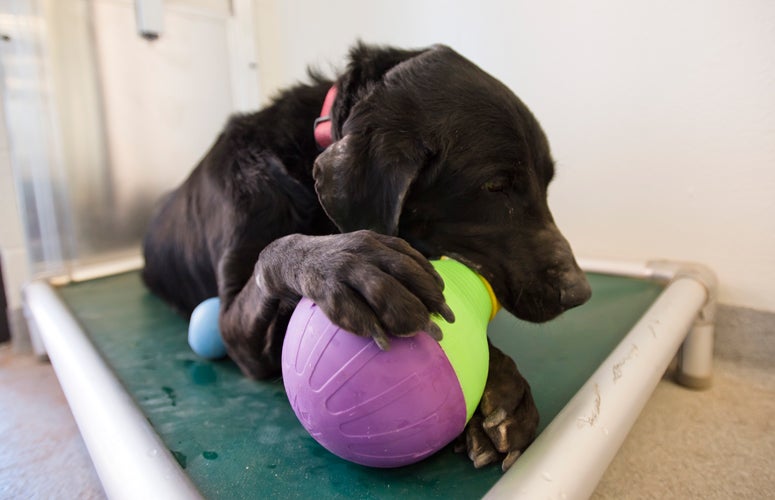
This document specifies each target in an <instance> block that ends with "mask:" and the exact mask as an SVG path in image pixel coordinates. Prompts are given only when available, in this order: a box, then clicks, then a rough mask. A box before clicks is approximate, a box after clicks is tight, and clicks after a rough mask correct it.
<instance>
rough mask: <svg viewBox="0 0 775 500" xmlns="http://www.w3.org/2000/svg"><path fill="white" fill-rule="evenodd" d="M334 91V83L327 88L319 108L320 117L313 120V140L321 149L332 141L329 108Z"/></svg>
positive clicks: (333, 97) (334, 96)
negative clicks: (321, 105)
mask: <svg viewBox="0 0 775 500" xmlns="http://www.w3.org/2000/svg"><path fill="white" fill-rule="evenodd" d="M336 92H337V89H336V85H334V86H332V87H331V88H330V89H328V93H327V94H326V99H325V100H324V101H323V109H321V110H320V117H318V118H317V119H316V120H315V126H314V128H315V142H317V143H318V147H319V148H320V149H321V150H323V149H326V148H327V147H328V146H330V145H331V144H332V143H333V142H334V140H333V138H332V137H331V108H332V107H333V106H334V99H336Z"/></svg>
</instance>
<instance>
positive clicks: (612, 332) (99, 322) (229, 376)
mask: <svg viewBox="0 0 775 500" xmlns="http://www.w3.org/2000/svg"><path fill="white" fill-rule="evenodd" d="M589 279H590V283H591V285H592V288H593V298H592V300H591V301H590V302H589V303H588V304H587V305H585V306H583V307H581V308H578V309H575V310H572V311H569V312H567V313H565V314H564V315H562V316H561V317H560V318H558V319H556V320H554V321H552V322H550V323H547V324H545V325H533V324H528V323H525V322H522V321H520V320H517V319H516V318H514V317H513V316H511V315H510V314H508V313H506V312H503V311H502V312H500V313H499V314H498V316H497V317H496V318H495V319H494V320H493V322H492V323H491V325H490V328H489V335H490V338H491V339H492V342H493V343H494V344H495V345H497V346H499V347H500V348H501V349H502V350H504V351H505V352H506V353H507V354H509V355H511V356H512V357H513V358H514V359H515V360H516V361H517V363H518V365H519V367H520V370H521V371H522V373H523V374H524V376H525V377H526V378H527V379H528V380H529V381H530V383H531V386H532V389H533V394H534V397H535V400H536V403H537V405H538V409H539V412H540V415H541V430H544V429H545V428H546V427H547V425H548V424H550V422H552V421H553V420H554V419H555V417H556V416H557V415H558V413H560V412H561V410H563V408H564V407H566V406H567V405H568V403H569V401H571V400H572V398H574V395H577V396H578V394H581V392H583V391H581V390H582V389H583V386H585V384H587V383H588V380H589V379H590V377H593V375H594V374H595V373H596V370H599V369H600V367H601V366H602V365H603V364H604V363H605V362H606V360H607V358H609V357H610V355H611V353H612V352H613V351H614V350H615V349H616V348H617V346H619V349H620V350H621V352H622V353H623V354H622V355H621V356H620V357H622V359H623V360H625V361H626V360H627V358H626V356H625V355H626V354H627V353H629V356H630V358H632V357H633V356H635V357H637V356H638V354H639V352H640V351H639V350H638V349H642V348H636V349H635V350H633V349H629V350H628V348H627V346H626V345H624V346H622V345H621V344H622V341H623V339H624V338H625V336H626V335H628V333H629V332H631V330H632V329H633V327H635V326H636V323H638V322H639V320H641V319H642V317H643V316H644V313H645V312H646V311H647V310H649V308H651V307H652V305H653V304H654V303H655V301H656V300H657V299H658V298H659V297H660V296H661V295H663V294H664V290H665V283H664V282H665V281H666V280H656V281H655V280H641V279H632V278H627V277H621V276H609V275H603V274H589ZM683 281H690V282H692V283H695V284H697V282H696V281H695V280H683ZM697 286H698V287H699V289H701V290H704V289H703V288H702V286H701V285H697ZM704 299H705V297H701V298H700V299H698V300H696V301H695V302H697V303H698V304H700V305H702V304H703V302H704ZM47 301H53V302H47ZM26 302H27V309H28V312H29V316H30V318H31V323H32V325H33V327H34V328H35V329H36V330H38V331H39V332H40V334H41V336H42V337H43V339H44V342H45V344H46V347H47V349H48V351H49V356H50V357H51V359H52V363H53V364H54V367H55V369H56V370H57V374H58V376H59V377H60V381H61V382H62V385H63V388H64V389H65V393H66V395H67V397H68V400H69V401H70V403H71V406H73V410H74V414H75V415H76V419H77V420H78V422H79V426H80V427H81V430H82V433H84V438H85V440H86V442H87V446H88V447H89V449H90V452H91V453H92V456H93V458H94V460H95V465H96V467H97V469H98V472H99V474H100V476H101V478H102V479H103V483H104V484H105V487H106V491H108V493H109V494H110V495H118V496H121V495H123V494H124V493H129V492H135V488H136V487H137V484H136V483H138V482H143V481H145V482H148V481H150V482H153V481H154V479H153V478H151V477H147V476H146V477H135V476H133V474H146V473H143V472H133V467H135V466H138V467H140V468H141V469H142V468H143V467H151V468H153V467H156V468H157V469H158V470H160V471H161V472H160V473H159V474H158V475H159V477H160V479H159V481H160V482H162V483H164V482H169V481H171V483H172V486H169V488H171V489H169V490H168V489H166V488H168V486H164V485H160V486H159V488H161V489H159V490H157V491H158V492H159V494H162V495H164V498H167V497H168V495H169V494H170V493H169V492H170V491H176V490H175V489H176V488H181V489H179V491H180V496H181V497H187V496H190V495H193V494H195V493H196V491H198V492H199V493H200V494H201V495H202V496H204V497H206V498H229V499H232V498H321V499H323V498H402V499H407V498H479V497H482V496H483V495H485V494H486V493H487V492H488V491H490V490H493V491H495V492H497V491H498V488H501V489H503V488H508V489H507V490H505V491H509V492H513V493H514V494H515V495H516V494H518V493H519V491H521V490H520V488H519V487H518V486H513V485H511V486H510V485H509V484H508V482H506V481H504V480H505V479H507V478H506V477H505V476H504V474H503V473H502V472H501V471H500V468H499V466H490V467H486V468H484V469H481V470H476V469H474V468H473V467H472V465H471V463H470V461H469V460H468V458H467V457H465V455H464V454H456V453H454V452H453V450H452V447H451V446H449V447H447V448H445V449H443V450H441V451H440V452H438V453H437V454H435V455H434V456H432V457H431V458H429V459H426V460H424V461H422V462H420V463H418V464H415V465H412V466H408V467H403V468H399V469H370V468H367V467H363V466H359V465H355V464H352V463H349V462H346V461H344V460H342V459H340V458H338V457H336V456H334V455H332V454H330V453H329V452H328V451H326V450H325V449H324V448H322V447H321V446H320V445H318V444H317V443H316V442H315V441H314V440H313V439H312V438H311V437H310V436H309V435H308V434H307V433H306V431H305V430H304V429H303V428H302V426H301V425H300V424H299V423H298V421H297V420H296V417H295V415H294V414H293V411H292V409H291V408H290V405H289V403H288V400H287V398H286V396H285V393H284V390H283V385H282V381H281V380H279V379H278V380H273V381H267V382H256V381H251V380H248V379H246V378H244V377H243V376H242V375H241V374H240V372H239V370H238V369H237V367H236V366H235V365H234V364H233V363H232V362H231V361H228V360H225V361H217V362H212V361H206V360H203V359H200V358H198V357H197V356H196V355H195V354H194V353H193V352H192V351H191V350H190V348H189V347H188V344H187V341H186V330H187V322H186V320H184V319H183V318H181V317H180V316H178V315H177V314H176V313H174V312H173V311H172V310H171V309H170V308H168V307H167V306H166V305H165V304H164V303H162V302H161V301H160V300H159V299H158V298H157V297H155V296H154V295H152V294H151V293H149V292H148V291H147V290H146V289H145V288H144V286H143V285H142V283H141V281H140V279H139V274H138V273H137V272H129V273H124V274H118V275H113V276H108V277H104V278H99V279H93V280H89V281H84V282H80V283H70V284H67V285H65V286H60V287H56V288H51V287H50V286H49V285H48V284H45V283H36V284H34V285H31V286H30V287H28V289H27V293H26ZM57 303H58V304H59V305H57ZM52 304H54V305H52ZM58 307H59V308H60V309H61V311H59V312H57V311H56V309H57V308H58ZM695 309H696V307H695ZM60 313H61V314H62V316H57V314H60ZM696 314H697V310H695V311H690V312H689V313H688V316H687V317H688V318H689V320H688V321H689V325H690V324H691V321H692V318H693V317H695V316H696ZM70 323H72V326H73V328H74V329H76V330H78V333H77V335H78V336H79V338H80V340H77V341H72V340H66V336H67V335H70V334H69V333H66V334H63V333H62V331H64V330H70ZM684 323H685V321H684ZM685 329H686V328H684V330H685ZM52 330H54V331H52ZM685 335H686V332H684V333H683V334H681V337H680V339H683V337H685ZM680 339H679V340H680ZM81 343H82V344H83V345H84V346H86V349H89V346H91V347H92V348H93V351H94V353H95V362H96V363H103V364H104V366H105V367H106V368H105V370H104V373H103V371H100V370H97V369H94V370H93V371H94V373H91V374H90V372H89V370H90V368H89V367H88V365H89V362H88V361H87V359H88V355H84V354H76V353H75V351H76V350H78V349H80V348H79V347H78V345H80V344H81ZM673 350H675V348H674V347H673ZM68 351H73V352H68ZM63 352H64V354H63ZM670 357H672V355H671V354H668V355H667V356H666V357H665V359H668V360H669V358H670ZM96 358H98V359H96ZM614 361H615V360H614ZM620 369H621V366H620ZM656 369H657V370H659V369H661V370H662V371H664V367H662V368H656ZM613 370H614V372H615V366H614V369H613ZM78 371H83V372H84V373H83V374H81V375H77V376H74V375H73V372H78ZM111 374H112V375H113V376H114V377H115V379H114V381H113V382H112V388H109V389H105V388H102V387H101V386H99V387H97V386H94V387H93V386H92V385H91V384H93V383H97V384H100V383H101V382H98V380H99V379H102V378H111ZM656 375H657V377H658V376H659V375H661V373H657V374H656ZM652 389H653V387H652ZM597 390H598V391H599V390H600V389H599V384H598V389H597ZM580 391H581V392H580ZM108 392H119V393H121V392H123V394H120V398H122V399H121V400H120V401H119V403H116V405H115V412H116V414H114V413H113V411H114V408H112V407H111V406H112V405H113V403H110V400H109V398H108V397H107V396H106V394H107V393H108ZM649 393H650V391H649ZM591 394H592V397H593V399H594V393H591ZM598 396H599V394H598ZM84 399H85V400H86V402H79V401H81V400H84ZM133 405H134V406H135V407H136V408H137V409H139V412H137V415H142V417H141V418H139V420H141V421H140V422H138V423H137V425H138V426H139V427H142V428H143V429H146V430H144V431H143V432H141V433H140V434H141V435H144V434H156V435H155V436H154V435H151V436H150V439H151V441H149V443H150V444H147V445H139V447H138V443H137V441H139V440H142V439H144V438H143V437H142V436H141V437H135V436H134V435H132V434H130V431H129V428H130V427H132V426H133V425H135V424H132V423H131V422H130V423H125V422H124V421H123V420H120V421H119V422H112V423H113V424H114V425H116V426H117V427H118V428H117V429H115V430H114V431H113V434H107V435H105V436H100V435H99V431H98V430H87V429H86V427H88V426H90V427H94V426H97V427H99V426H106V425H107V426H109V425H111V420H112V419H113V418H114V416H115V415H117V414H118V413H119V412H121V411H122V410H121V409H120V408H119V406H127V407H129V408H130V410H131V407H132V406H133ZM592 405H593V406H594V401H592ZM598 406H599V402H598ZM598 410H599V408H598ZM132 411H134V410H132ZM638 411H639V409H638ZM92 413H95V414H96V415H91V414H92ZM636 416H637V413H636ZM593 417H594V415H593ZM115 418H116V419H121V418H123V417H118V416H115ZM135 420H138V417H135ZM143 420H144V421H143ZM581 420H582V421H583V419H581ZM106 422H107V423H106ZM578 425H579V424H577V426H578ZM581 425H584V424H583V422H582V424H581ZM630 425H631V424H630ZM628 428H629V427H628ZM122 429H123V430H122ZM124 431H126V432H127V434H126V435H124V434H123V432H124ZM625 433H626V432H625ZM539 439H540V438H539ZM622 439H623V438H622ZM129 441H131V443H130V442H129ZM538 442H539V441H537V443H538ZM125 445H128V446H130V447H132V446H134V447H135V449H134V450H132V451H128V452H127V451H125V450H123V448H124V446H125ZM616 447H617V448H618V444H617V445H616ZM531 448H532V447H531ZM111 450H113V451H111ZM138 450H139V451H138ZM614 452H615V449H614ZM112 453H115V463H112V464H111V463H110V462H111V461H113V460H111V454H112ZM126 453H129V455H128V457H127V456H125V455H126ZM528 455H529V454H526V455H525V456H523V457H522V458H520V459H519V460H518V462H517V465H515V467H514V469H517V470H518V469H519V468H520V467H521V465H522V462H523V461H526V463H527V461H529V460H530V459H529V458H528ZM133 457H134V458H133ZM133 460H134V462H136V463H130V464H128V465H126V466H125V467H126V469H125V470H124V473H123V474H122V471H121V470H117V471H116V470H111V469H116V468H119V469H120V468H122V467H124V466H123V465H122V464H127V462H132V461H133ZM103 462H108V463H103ZM605 465H607V464H604V465H603V470H604V468H605ZM601 473H602V472H601ZM510 474H512V473H511V472H510V473H509V474H507V475H506V476H508V475H510ZM176 477H177V478H178V479H175V478H176ZM598 477H599V476H598ZM170 478H172V479H170ZM181 478H182V479H181ZM168 480H169V481H168ZM596 481H597V479H594V482H593V483H592V485H593V487H594V484H595V483H596ZM178 483H179V484H178ZM496 486H497V487H496ZM571 493H573V492H571ZM134 495H136V493H132V494H127V496H134ZM571 496H573V495H571Z"/></svg>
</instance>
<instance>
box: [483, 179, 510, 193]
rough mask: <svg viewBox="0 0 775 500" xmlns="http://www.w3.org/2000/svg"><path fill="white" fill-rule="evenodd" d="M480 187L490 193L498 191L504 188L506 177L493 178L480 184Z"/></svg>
mask: <svg viewBox="0 0 775 500" xmlns="http://www.w3.org/2000/svg"><path fill="white" fill-rule="evenodd" d="M482 189H485V190H487V191H489V192H491V193H499V192H501V191H503V190H505V189H506V179H493V180H491V181H487V182H485V183H484V184H482Z"/></svg>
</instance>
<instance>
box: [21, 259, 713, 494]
mask: <svg viewBox="0 0 775 500" xmlns="http://www.w3.org/2000/svg"><path fill="white" fill-rule="evenodd" d="M580 264H581V267H582V268H583V269H584V270H585V271H587V272H592V273H603V274H613V275H619V276H628V277H635V278H641V279H646V280H654V281H660V282H664V283H666V284H667V285H666V287H665V289H664V290H663V292H662V293H661V294H660V296H659V297H658V298H657V300H656V301H655V302H654V303H653V304H652V305H651V307H650V308H649V309H648V311H646V313H645V314H644V315H643V317H642V318H641V319H640V321H639V322H638V323H637V324H636V325H635V326H634V327H633V328H632V330H630V332H629V333H628V334H627V335H626V336H625V337H624V339H623V340H622V341H621V342H620V343H619V345H618V346H617V347H616V348H615V349H614V350H613V352H611V354H610V355H609V356H608V358H607V359H606V360H605V361H604V362H603V363H602V364H601V365H600V367H599V368H598V369H597V371H596V372H595V373H594V374H593V375H592V376H591V377H590V379H589V380H588V381H587V382H586V383H585V384H584V386H582V388H581V389H580V390H579V391H578V392H577V393H576V395H575V396H574V397H573V398H572V399H571V400H570V401H569V402H568V403H567V405H566V406H565V407H564V408H563V409H562V411H560V413H559V414H558V415H557V416H556V417H555V418H554V419H553V420H552V422H551V423H550V424H549V425H548V426H547V427H546V429H545V430H544V431H543V432H542V433H541V435H539V436H538V438H537V439H536V440H535V442H533V444H532V445H531V446H530V447H529V448H528V449H527V450H526V451H525V453H524V454H523V455H522V456H521V457H520V458H519V460H517V462H516V463H515V464H514V466H512V468H511V469H510V470H509V471H508V472H506V473H505V474H504V475H503V477H502V478H501V479H500V480H499V481H498V482H497V483H496V484H495V485H494V486H493V487H492V489H490V491H489V492H488V493H487V494H486V496H485V498H488V499H501V498H509V499H522V498H524V499H530V500H532V499H540V498H558V499H565V498H568V499H575V498H579V499H582V498H588V497H589V496H590V495H591V494H592V493H593V491H594V489H595V487H596V486H597V483H598V482H599V480H600V478H601V477H602V475H603V473H604V472H605V470H606V468H607V467H608V465H609V464H610V462H611V460H612V459H613V457H614V456H615V455H616V452H617V451H618V449H619V447H620V446H621V444H622V442H623V441H624V439H625V437H626V436H627V433H628V432H629V430H630V428H631V427H632V425H633V424H634V423H635V420H636V419H637V417H638V415H639V414H640V412H641V410H642V409H643V407H644V406H645V404H646V402H647V401H648V399H649V397H650V395H651V393H652V392H653V390H654V388H655V387H656V385H657V383H658V382H659V380H660V379H661V377H662V375H663V374H664V372H665V370H666V369H667V367H668V365H669V364H670V361H671V360H672V359H673V358H674V356H675V354H676V352H678V351H679V348H680V352H679V361H678V371H677V378H678V380H679V382H681V383H682V384H684V385H687V386H690V387H694V388H703V387H707V386H708V385H709V384H710V381H711V375H712V362H713V361H712V360H713V328H714V319H715V306H716V279H715V276H714V275H713V273H712V272H711V271H710V270H709V269H707V268H706V267H703V266H701V265H697V264H689V263H676V262H669V261H652V262H620V261H602V260H581V262H580ZM25 313H26V314H27V318H28V322H29V323H30V328H31V330H35V331H34V332H33V333H37V334H39V335H40V337H41V338H42V340H43V343H44V345H45V347H46V351H47V353H48V356H49V358H50V359H51V363H52V365H53V366H54V369H55V371H56V373H57V377H58V378H59V382H60V384H61V385H62V389H63V391H64V393H65V396H66V397H67V400H68V403H69V404H70V407H71V409H72V412H73V415H74V416H75V419H76V422H77V423H78V427H79V429H80V431H81V434H82V436H83V439H84V442H85V443H86V446H87V448H88V450H89V453H90V455H91V457H92V460H93V462H94V465H95V468H96V470H97V473H98V474H99V476H100V480H101V481H102V484H103V487H104V488H105V491H106V493H107V494H108V496H109V497H110V498H115V499H122V498H127V499H135V498H165V499H177V498H181V499H189V498H201V494H200V493H199V492H198V490H197V489H196V486H194V484H193V483H192V482H191V479H190V478H189V477H188V475H187V474H186V473H185V472H184V471H183V470H182V469H181V468H180V466H179V465H178V463H177V461H176V460H175V459H174V458H173V456H172V454H171V453H170V452H169V450H168V449H167V447H166V446H165V445H164V443H163V442H162V440H161V438H160V437H159V436H158V434H156V432H155V431H154V429H153V428H152V427H151V425H150V423H149V422H148V420H147V419H146V418H145V415H143V413H142V411H141V410H140V409H139V408H138V407H137V405H136V403H135V402H134V401H133V400H132V398H131V396H129V395H128V394H127V393H126V391H125V390H124V388H123V386H122V385H121V383H120V382H119V381H118V379H117V378H116V376H115V375H114V374H113V371H112V370H111V369H110V367H109V366H108V365H107V364H106V363H105V361H104V360H103V359H102V357H101V356H100V354H99V353H98V352H97V350H96V349H95V347H94V346H93V345H92V344H91V342H90V341H89V340H88V338H87V337H86V335H85V334H84V333H83V331H82V329H81V327H80V326H79V324H78V322H77V321H76V320H75V319H74V318H73V316H72V314H71V313H70V311H69V310H68V309H67V307H66V306H65V305H64V304H63V303H62V301H61V299H60V298H59V296H58V295H57V293H56V292H55V291H54V289H53V288H52V286H51V285H50V284H49V283H47V282H44V281H39V282H35V283H32V284H30V285H28V286H27V287H26V288H25Z"/></svg>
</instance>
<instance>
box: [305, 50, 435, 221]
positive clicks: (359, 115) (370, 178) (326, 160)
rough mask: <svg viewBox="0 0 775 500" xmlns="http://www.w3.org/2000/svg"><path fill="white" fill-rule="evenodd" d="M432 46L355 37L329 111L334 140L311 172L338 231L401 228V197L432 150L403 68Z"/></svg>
mask: <svg viewBox="0 0 775 500" xmlns="http://www.w3.org/2000/svg"><path fill="white" fill-rule="evenodd" d="M433 50H434V48H430V49H422V50H400V49H395V48H391V47H375V46H370V45H365V44H358V45H356V46H355V47H354V48H353V49H352V51H350V63H349V65H348V68H347V71H346V72H345V73H344V74H343V75H342V76H341V78H339V80H338V81H337V86H338V88H339V95H338V97H337V100H336V104H335V106H334V109H333V112H332V122H333V127H332V135H333V136H334V139H335V140H336V142H334V143H333V144H332V145H331V146H329V147H328V149H326V150H325V151H324V152H323V153H321V154H320V155H319V156H318V158H317V160H316V161H315V166H314V168H313V171H312V174H313V177H314V178H315V190H316V191H317V194H318V198H319V200H320V203H321V204H322V205H323V209H324V210H325V211H326V214H328V216H329V218H330V219H331V220H332V221H333V222H334V223H335V224H336V225H337V227H338V228H339V230H340V231H342V232H348V231H355V230H358V229H372V230H374V231H377V232H379V233H383V234H389V235H394V234H396V233H397V232H398V220H399V218H400V216H401V209H402V207H403V203H404V199H405V197H406V195H407V193H408V192H409V188H410V187H411V185H412V183H413V182H414V180H415V179H416V178H417V176H418V175H419V172H420V170H421V169H422V166H423V165H424V163H426V161H427V157H428V151H429V149H428V148H427V147H426V145H425V144H424V143H423V140H422V139H421V138H420V134H419V133H418V131H419V130H420V129H421V127H420V126H418V125H417V123H416V119H417V118H416V116H415V115H416V113H415V111H416V107H415V105H414V104H413V102H414V101H413V98H412V97H411V96H410V94H411V92H409V91H408V90H407V88H406V87H405V84H403V83H401V82H403V80H404V79H403V78H401V75H403V73H404V72H405V71H411V69H412V68H413V67H414V65H415V64H421V61H420V60H421V59H422V58H421V57H418V56H421V55H422V54H425V53H429V52H432V51H433ZM390 74H392V75H393V77H392V78H388V76H387V75H390Z"/></svg>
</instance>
